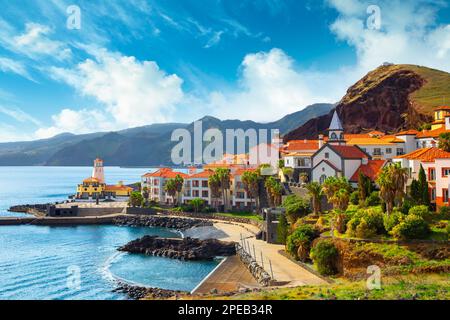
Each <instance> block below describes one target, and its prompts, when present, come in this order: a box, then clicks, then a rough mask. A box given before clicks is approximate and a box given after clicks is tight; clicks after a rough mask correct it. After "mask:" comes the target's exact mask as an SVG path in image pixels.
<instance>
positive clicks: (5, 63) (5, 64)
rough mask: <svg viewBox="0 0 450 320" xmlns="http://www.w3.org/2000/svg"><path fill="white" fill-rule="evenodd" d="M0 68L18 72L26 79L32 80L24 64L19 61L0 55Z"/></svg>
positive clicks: (5, 70) (4, 70)
mask: <svg viewBox="0 0 450 320" xmlns="http://www.w3.org/2000/svg"><path fill="white" fill-rule="evenodd" d="M0 70H1V71H2V72H11V73H15V74H18V75H20V76H22V77H24V78H27V79H28V80H31V81H34V80H33V78H32V77H31V76H30V74H29V73H28V71H27V68H26V67H25V65H24V64H23V63H21V62H19V61H15V60H12V59H9V58H3V57H0Z"/></svg>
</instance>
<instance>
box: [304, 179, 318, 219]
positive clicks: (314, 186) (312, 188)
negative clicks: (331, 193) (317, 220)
mask: <svg viewBox="0 0 450 320" xmlns="http://www.w3.org/2000/svg"><path fill="white" fill-rule="evenodd" d="M306 190H308V195H309V196H310V197H311V200H312V207H313V212H314V214H315V215H317V214H319V212H320V199H321V197H322V186H321V185H320V184H319V183H318V182H311V183H308V184H307V185H306Z"/></svg>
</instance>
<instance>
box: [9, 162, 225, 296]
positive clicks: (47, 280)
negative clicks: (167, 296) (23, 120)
mask: <svg viewBox="0 0 450 320" xmlns="http://www.w3.org/2000/svg"><path fill="white" fill-rule="evenodd" d="M145 171H146V170H145V169H122V168H109V167H108V168H105V175H106V179H107V182H108V183H115V182H117V180H123V181H124V182H125V183H132V182H136V181H139V177H140V175H141V174H142V173H143V172H145ZM89 175H90V168H78V167H76V168H74V167H71V168H59V167H0V215H3V216H10V215H12V213H9V212H7V208H8V207H9V206H11V205H15V204H26V203H47V202H52V201H62V200H65V199H66V198H67V196H68V195H69V194H72V193H73V191H74V188H75V185H76V184H77V183H79V181H80V180H82V179H83V178H85V177H87V176H89ZM144 235H158V236H168V237H180V234H179V233H177V232H175V231H173V230H168V229H161V228H134V227H121V226H74V227H48V226H31V225H24V226H0V299H45V300H49V299H89V300H96V299H126V296H125V295H124V294H121V293H113V292H112V290H113V289H114V288H115V285H116V282H115V280H117V279H121V280H124V281H126V282H129V283H134V284H139V285H144V286H152V287H160V288H164V289H173V290H192V289H193V288H194V287H195V286H196V285H197V284H198V283H199V282H200V281H201V280H202V279H203V278H204V277H205V276H206V275H207V274H208V273H209V272H211V270H212V269H213V268H214V267H215V266H216V265H217V263H218V261H210V262H187V261H178V260H172V259H167V258H161V257H149V256H144V255H132V254H127V253H121V252H118V251H117V248H118V247H119V246H121V245H123V244H125V243H127V242H129V241H131V240H134V239H136V238H139V237H142V236H144Z"/></svg>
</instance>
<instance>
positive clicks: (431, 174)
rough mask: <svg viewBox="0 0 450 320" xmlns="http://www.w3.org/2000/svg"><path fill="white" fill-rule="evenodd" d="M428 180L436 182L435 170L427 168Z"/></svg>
mask: <svg viewBox="0 0 450 320" xmlns="http://www.w3.org/2000/svg"><path fill="white" fill-rule="evenodd" d="M428 180H430V181H434V180H436V169H435V168H428Z"/></svg>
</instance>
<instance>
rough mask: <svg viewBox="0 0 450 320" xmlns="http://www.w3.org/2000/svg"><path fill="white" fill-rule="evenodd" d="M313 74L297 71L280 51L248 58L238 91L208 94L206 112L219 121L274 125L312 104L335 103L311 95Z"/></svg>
mask: <svg viewBox="0 0 450 320" xmlns="http://www.w3.org/2000/svg"><path fill="white" fill-rule="evenodd" d="M315 78H316V74H315V73H312V72H300V71H298V70H296V68H295V66H294V61H293V60H292V58H290V57H289V56H288V55H286V53H285V52H283V51H282V50H280V49H272V50H271V51H270V52H259V53H254V54H248V55H247V56H246V57H245V58H244V60H243V62H242V65H241V77H240V79H239V87H237V88H233V89H231V90H228V91H227V92H219V91H215V92H212V93H211V94H210V97H209V102H208V105H209V108H210V110H213V114H214V115H216V116H218V117H220V118H239V119H252V120H256V121H274V120H278V119H279V118H281V117H282V116H283V115H285V114H287V113H291V112H296V111H298V110H300V109H301V108H303V107H305V106H307V105H308V104H310V103H312V102H315V101H322V102H323V101H329V102H334V100H333V99H334V98H335V97H332V98H331V100H330V98H327V97H326V96H316V95H319V94H320V93H319V91H320V90H317V91H316V92H314V87H313V86H311V84H315Z"/></svg>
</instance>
